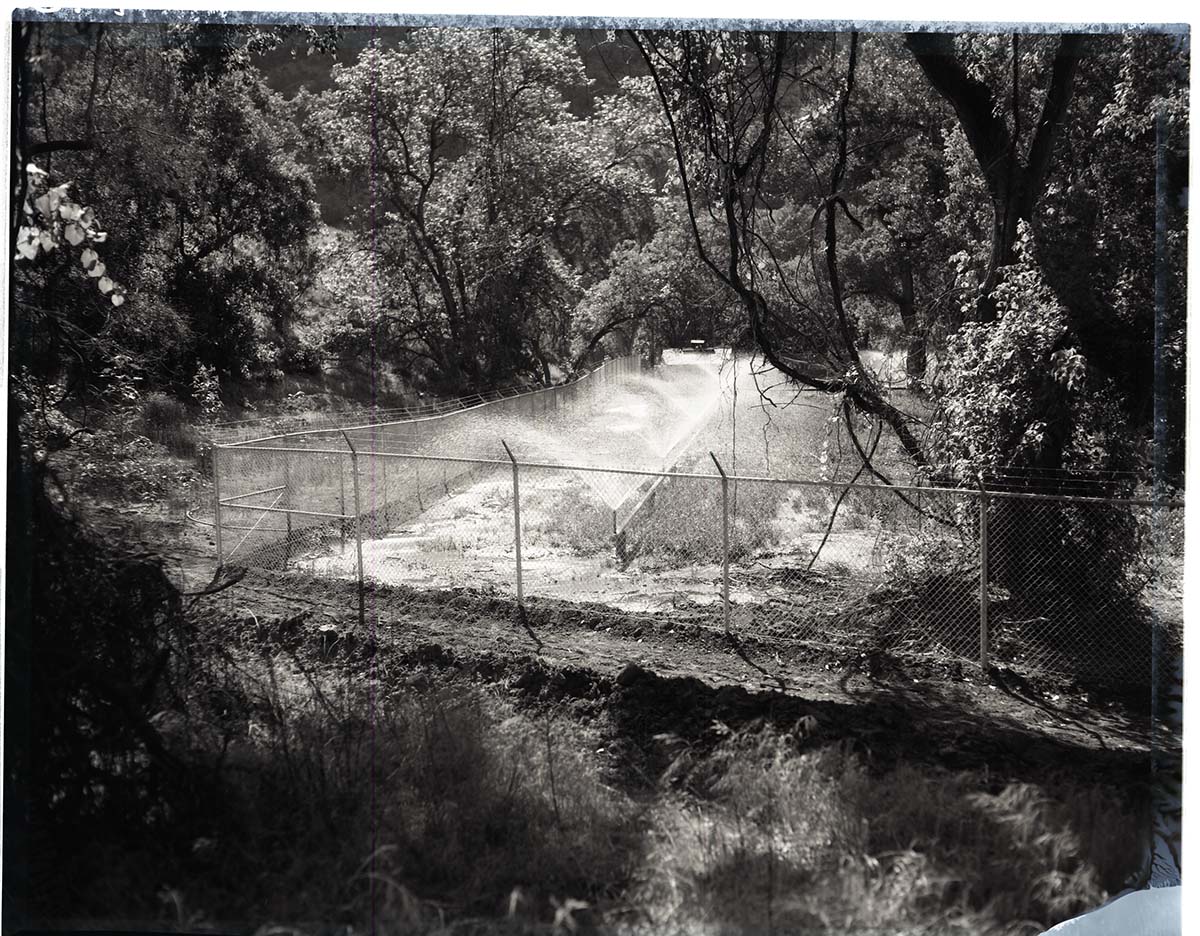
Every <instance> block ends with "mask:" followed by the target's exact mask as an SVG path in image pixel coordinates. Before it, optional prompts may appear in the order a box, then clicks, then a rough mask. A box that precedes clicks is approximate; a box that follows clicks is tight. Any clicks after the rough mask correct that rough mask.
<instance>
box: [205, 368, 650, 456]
mask: <svg viewBox="0 0 1200 936" xmlns="http://www.w3.org/2000/svg"><path fill="white" fill-rule="evenodd" d="M627 357H629V356H628V355H626V357H622V358H611V359H609V360H607V361H605V362H604V363H603V364H601V365H599V366H598V367H596V368H593V369H592V370H590V371H588V372H587V373H586V374H582V375H580V376H579V377H576V378H575V379H574V380H569V381H567V382H566V383H561V384H554V385H553V386H550V387H538V388H537V389H535V390H517V391H515V392H512V393H508V392H506V391H496V392H497V393H499V395H498V396H490V397H485V396H484V395H483V394H475V396H476V397H478V398H479V399H480V400H481V402H478V403H472V404H470V405H468V406H459V407H456V408H453V409H450V410H448V411H446V412H441V413H434V414H432V415H429V416H417V417H410V418H406V419H395V420H391V421H387V422H370V423H362V424H360V425H356V426H313V427H310V428H308V429H295V430H292V431H291V432H279V433H275V434H274V435H267V436H260V437H257V438H253V439H242V440H238V441H236V442H226V443H223V444H221V446H220V447H221V448H241V447H244V446H256V445H258V444H259V443H261V442H277V441H279V440H280V439H294V438H296V437H297V436H316V435H321V434H323V433H329V432H341V433H346V432H362V431H363V430H366V429H384V428H387V427H389V426H398V425H410V424H415V423H424V422H430V421H432V420H438V419H445V418H446V417H448V416H457V415H459V414H460V413H468V412H472V411H474V410H477V409H480V408H482V407H484V406H492V405H493V404H495V403H502V402H503V401H505V400H512V399H516V398H517V397H529V398H533V397H536V396H540V395H541V394H544V393H552V392H557V391H559V390H563V389H566V388H567V387H573V386H575V385H576V384H580V383H582V382H583V381H585V380H588V379H589V378H592V377H594V376H596V375H597V374H599V373H600V372H601V371H603V370H606V369H607V368H609V367H613V366H615V365H617V364H618V363H620V362H623V361H625V360H626V358H627ZM462 399H465V400H470V399H472V397H464V398H462ZM305 451H312V449H307V450H305Z"/></svg>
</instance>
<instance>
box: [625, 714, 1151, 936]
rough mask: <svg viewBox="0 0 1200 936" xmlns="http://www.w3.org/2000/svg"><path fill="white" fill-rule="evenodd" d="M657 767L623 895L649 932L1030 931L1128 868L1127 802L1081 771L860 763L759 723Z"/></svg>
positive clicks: (1065, 913)
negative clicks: (1054, 781) (759, 727)
mask: <svg viewBox="0 0 1200 936" xmlns="http://www.w3.org/2000/svg"><path fill="white" fill-rule="evenodd" d="M799 731H800V732H801V733H802V732H803V727H802V726H801V728H800V729H799ZM667 779H668V780H670V781H671V783H672V786H673V787H675V788H676V790H682V792H674V793H673V794H671V795H667V796H664V797H663V799H662V800H661V801H660V802H659V803H658V804H657V806H656V807H655V820H654V823H653V828H654V833H653V837H652V840H653V844H652V845H651V846H650V847H649V850H648V865H649V866H650V867H652V868H653V869H654V870H653V871H652V872H651V873H650V874H648V875H647V876H646V877H645V878H644V879H643V880H642V882H641V884H640V885H639V889H638V894H637V897H636V902H637V903H639V904H640V905H642V906H643V907H644V908H646V924H647V926H646V929H647V930H648V931H651V932H678V933H683V932H687V933H722V934H735V933H746V934H750V933H754V934H760V933H797V932H804V933H830V934H832V933H838V934H842V933H846V934H849V933H855V934H865V933H881V934H882V933H888V934H930V936H932V934H943V933H972V934H1001V933H1004V934H1008V933H1012V934H1026V933H1036V932H1039V931H1040V930H1041V929H1042V928H1044V927H1045V926H1048V925H1050V924H1052V923H1054V922H1057V921H1059V920H1062V919H1065V918H1068V917H1070V916H1072V915H1074V914H1076V913H1079V912H1083V911H1084V910H1086V909H1090V908H1092V907H1094V906H1096V905H1098V904H1099V903H1102V902H1103V901H1104V899H1105V898H1106V896H1107V893H1108V891H1109V890H1115V889H1117V888H1119V887H1120V886H1122V885H1123V883H1124V880H1123V877H1124V875H1126V874H1128V873H1129V872H1130V871H1132V870H1133V869H1131V868H1129V867H1127V866H1125V860H1126V859H1127V858H1128V856H1129V855H1130V854H1131V853H1132V852H1133V850H1134V849H1133V848H1132V847H1131V843H1136V842H1137V831H1138V829H1139V825H1138V819H1137V817H1136V816H1135V815H1134V813H1133V812H1132V811H1131V810H1129V809H1128V808H1127V807H1126V806H1125V805H1124V804H1123V802H1122V801H1121V800H1120V799H1119V798H1118V797H1117V796H1116V795H1115V794H1114V793H1113V792H1112V791H1109V790H1106V789H1104V788H1101V787H1098V786H1092V785H1088V784H1066V785H1064V786H1061V787H1057V788H1056V789H1054V790H1053V791H1052V792H1051V791H1049V790H1043V789H1039V788H1038V787H1035V786H1032V785H1029V784H1021V783H1008V784H1003V785H1001V786H1000V787H999V788H998V789H993V788H992V785H991V784H990V783H989V780H988V778H987V777H986V776H985V775H981V774H979V773H972V772H960V773H952V772H948V771H942V770H937V769H928V768H925V769H918V768H916V767H912V766H904V765H902V766H900V767H899V768H897V769H896V770H894V771H893V772H890V773H888V774H886V775H883V776H871V775H870V774H869V773H868V771H867V770H866V768H865V767H864V765H863V763H862V762H861V760H860V759H859V758H858V757H856V756H855V755H853V754H851V753H848V752H847V751H846V750H844V749H842V748H838V747H828V748H824V749H820V750H815V751H810V752H807V753H800V752H799V751H798V750H797V748H796V740H795V738H794V737H792V736H786V735H778V734H774V733H770V732H766V733H751V734H743V735H731V736H730V737H728V738H727V739H726V741H725V742H724V743H723V744H722V745H721V746H720V747H719V748H718V749H717V751H716V752H715V753H714V754H712V755H711V756H709V757H707V758H704V759H702V760H693V759H692V757H691V754H690V753H689V752H688V751H686V750H685V751H683V752H682V753H681V754H680V756H679V757H678V758H677V760H676V762H675V764H674V765H673V766H672V768H671V769H670V770H669V771H668V772H667Z"/></svg>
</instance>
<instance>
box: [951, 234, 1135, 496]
mask: <svg viewBox="0 0 1200 936" xmlns="http://www.w3.org/2000/svg"><path fill="white" fill-rule="evenodd" d="M1016 258H1017V259H1016V262H1015V263H1014V264H1013V265H1011V266H1008V267H1006V268H1005V270H1004V274H1003V279H1002V281H1001V282H1000V283H999V284H998V285H997V287H996V289H995V290H994V292H993V297H994V299H995V302H996V307H997V319H996V320H995V321H994V322H990V323H986V324H985V323H981V322H968V323H965V324H964V325H963V326H962V327H961V328H959V329H958V331H957V332H956V333H955V334H954V335H953V337H952V338H951V340H950V342H949V346H948V349H947V364H946V368H945V372H944V375H943V377H944V380H945V384H944V395H943V397H942V406H943V407H944V420H943V425H944V427H945V428H944V433H943V435H942V436H941V438H940V440H939V445H940V452H939V454H940V459H939V460H940V461H941V462H942V463H943V464H946V465H948V466H952V468H953V470H954V472H955V473H956V475H957V476H959V477H964V478H968V479H969V478H972V477H974V476H976V475H977V474H978V473H980V472H985V471H987V470H988V469H996V468H1007V467H1012V466H1017V467H1054V468H1058V467H1068V468H1069V467H1075V466H1078V467H1086V468H1100V469H1103V468H1116V469H1125V468H1127V467H1128V466H1129V459H1130V456H1131V452H1130V450H1129V443H1128V439H1127V437H1125V436H1124V433H1123V428H1124V427H1123V426H1122V425H1121V417H1120V414H1119V412H1118V411H1117V409H1116V406H1115V400H1114V394H1113V393H1112V390H1111V389H1110V388H1109V387H1108V386H1107V385H1106V382H1105V381H1104V378H1103V376H1102V375H1099V374H1096V373H1095V372H1094V370H1090V369H1089V367H1088V362H1087V360H1086V359H1085V358H1084V356H1083V355H1082V354H1081V353H1080V351H1079V350H1078V346H1077V343H1076V342H1075V340H1074V339H1073V336H1072V334H1071V331H1070V320H1069V317H1068V315H1067V313H1066V311H1065V310H1064V308H1063V307H1062V305H1061V303H1060V302H1059V301H1058V298H1057V296H1055V294H1054V293H1053V292H1052V291H1051V289H1050V288H1049V286H1048V285H1047V283H1046V281H1045V278H1044V277H1043V275H1042V273H1041V270H1040V268H1039V266H1038V264H1037V260H1036V257H1035V254H1034V250H1033V245H1032V238H1031V236H1030V234H1029V231H1028V228H1026V229H1025V231H1024V234H1023V235H1022V237H1021V239H1020V240H1019V241H1018V243H1017V247H1016Z"/></svg>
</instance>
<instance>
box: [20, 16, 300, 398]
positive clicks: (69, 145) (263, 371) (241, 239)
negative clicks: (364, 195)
mask: <svg viewBox="0 0 1200 936" xmlns="http://www.w3.org/2000/svg"><path fill="white" fill-rule="evenodd" d="M82 37H83V39H84V41H83V42H80V41H79V40H78V39H77V38H75V37H73V36H72V34H71V33H70V32H69V31H68V30H67V29H65V28H64V27H63V26H60V25H54V24H46V25H39V26H38V27H37V30H36V34H33V35H30V34H28V31H25V32H23V40H24V41H25V42H26V43H27V48H28V45H34V47H35V48H36V49H37V50H38V52H39V54H38V55H33V54H32V50H30V61H29V63H28V65H27V68H26V69H25V70H24V71H23V72H21V75H22V85H21V88H20V90H21V100H23V102H24V103H23V106H19V107H18V109H17V113H18V116H19V118H20V119H21V121H22V124H21V135H20V138H21V140H23V141H27V142H24V143H23V144H22V145H24V146H26V147H28V148H29V149H30V150H33V151H38V152H42V153H43V155H42V156H41V157H39V160H40V161H39V165H42V166H44V167H45V168H46V169H47V172H46V173H45V174H44V175H43V174H42V173H40V172H38V171H36V170H35V171H31V172H29V173H27V174H26V175H27V186H28V189H29V205H30V210H31V211H33V212H34V215H31V216H30V222H31V223H29V224H26V225H25V228H24V229H23V230H22V233H21V235H20V239H19V246H18V249H19V251H20V255H21V256H22V257H24V256H30V257H31V258H32V259H33V260H34V261H36V262H35V263H34V264H32V265H31V266H30V267H29V268H28V269H27V270H22V271H21V275H20V277H19V278H18V280H17V283H16V286H17V289H16V294H15V308H16V310H17V312H18V314H19V316H20V318H19V319H18V321H21V320H26V321H28V322H29V323H30V324H29V326H28V327H29V330H30V331H31V332H33V333H35V334H36V336H37V338H36V339H33V340H32V341H31V346H29V347H28V348H27V350H25V351H24V354H25V356H26V357H27V359H28V363H29V366H30V367H32V368H33V369H34V371H35V373H37V374H38V375H39V376H41V377H43V378H50V379H52V378H54V377H55V376H56V375H58V374H59V373H60V372H65V373H66V375H67V376H68V379H69V381H70V384H71V389H72V393H73V396H74V399H75V401H76V402H79V401H81V400H84V399H86V397H87V395H88V393H89V392H90V391H91V389H92V388H93V385H94V384H95V383H96V382H97V381H99V382H100V384H101V385H102V383H103V380H102V377H101V372H102V371H103V369H104V367H105V365H106V361H107V359H109V358H111V357H112V356H113V355H114V354H118V353H126V354H132V355H135V356H136V357H137V358H138V359H139V361H140V362H141V364H142V365H143V368H144V373H145V377H146V379H147V381H148V382H149V384H150V385H152V386H156V387H162V388H170V389H173V390H175V391H177V392H178V391H183V392H186V389H187V386H186V383H182V384H181V383H180V381H179V376H180V375H181V374H182V375H184V379H185V380H186V375H187V374H189V373H191V371H192V370H193V367H194V362H195V360H196V359H197V358H199V359H200V360H201V361H204V362H205V363H207V364H209V365H211V366H214V367H216V368H217V369H218V370H220V371H221V372H223V373H234V374H241V373H247V372H253V373H255V374H256V375H259V376H270V375H271V374H272V373H275V372H277V369H278V366H279V362H280V360H281V359H283V358H284V357H285V356H286V354H285V350H284V349H285V348H286V346H287V344H288V335H289V330H290V321H291V318H292V316H293V314H294V306H295V304H296V302H297V299H298V296H299V293H300V290H301V289H302V288H303V285H304V282H305V279H304V276H303V275H302V272H301V271H300V270H299V268H298V267H297V263H298V262H299V258H300V256H301V255H302V254H303V247H304V244H305V242H306V240H307V236H308V233H309V231H310V229H311V228H312V226H313V225H314V224H315V222H316V217H317V209H316V206H315V204H314V200H313V198H314V194H315V189H314V187H313V183H312V181H311V178H310V176H309V173H308V170H307V169H306V168H304V167H303V166H301V165H300V164H299V162H298V161H297V158H296V154H297V153H298V151H299V149H300V147H299V144H298V142H297V141H298V135H297V133H296V131H295V128H294V126H292V124H291V122H290V116H289V114H288V113H287V111H286V108H285V107H284V106H283V103H282V100H281V99H280V98H278V96H276V95H274V94H272V93H271V92H270V91H269V90H268V89H267V88H266V86H265V84H264V83H263V82H262V80H261V78H260V77H258V76H257V75H256V74H254V73H253V71H252V70H247V69H228V70H223V71H220V73H217V72H213V73H211V74H209V75H208V77H207V79H206V80H204V81H193V80H191V79H190V78H188V76H187V75H186V74H185V71H186V68H185V63H184V59H185V58H186V56H184V55H182V54H181V52H180V49H178V48H176V47H173V46H172V43H171V42H169V41H167V42H165V43H164V44H163V45H162V46H159V47H156V46H155V44H154V43H147V42H146V41H145V40H146V38H147V36H146V34H145V31H144V29H139V28H137V27H133V26H98V27H90V28H89V29H88V30H86V31H84V32H83V33H82ZM102 75H103V76H104V78H105V81H104V82H101V81H100V78H101V76H102ZM101 92H104V93H103V95H102V93H101ZM110 92H111V93H110ZM101 98H103V100H101ZM34 114H38V115H39V118H40V119H39V120H38V121H37V122H36V123H35V121H34V120H33V115H34ZM64 174H66V175H67V176H68V177H69V178H72V179H73V180H74V182H73V184H72V186H71V187H70V188H67V187H65V186H64V185H61V184H60V185H51V184H50V182H49V181H48V180H49V179H51V178H59V177H62V175H64ZM43 187H44V188H45V191H44V192H41V194H39V192H40V191H41V189H42V188H43ZM76 192H78V193H79V194H78V195H76V194H74V193H76ZM81 202H83V203H86V204H90V205H91V206H93V207H94V211H93V210H92V208H85V207H83V206H82V204H80V203H81ZM43 209H45V211H43ZM97 217H100V218H103V219H104V223H105V226H106V228H107V230H108V232H110V233H111V237H110V236H109V234H108V233H106V232H104V231H100V230H99V225H98V223H97V221H96V218H97ZM38 224H41V225H43V226H48V227H47V229H46V230H45V231H41V232H39V233H38V234H37V236H36V243H35V240H34V239H31V234H30V231H33V230H40V229H38V228H37V225H38ZM60 240H61V242H62V243H61V246H59V247H58V249H56V250H54V252H53V256H50V257H47V250H48V248H53V247H54V245H55V244H58V243H59V241H60ZM100 244H103V245H104V246H103V248H100V247H99V246H98V245H100ZM39 248H40V252H39ZM69 253H70V254H74V255H76V258H77V262H78V263H79V264H80V269H79V275H76V276H74V277H72V276H68V275H67V272H68V271H67V269H66V266H65V263H64V261H65V260H66V259H67V256H66V255H67V254H69ZM101 253H104V256H103V258H101V256H100V254H101ZM80 280H82V282H83V283H85V284H86V283H92V282H94V283H95V284H96V287H92V291H93V292H94V293H98V294H99V295H98V296H97V298H105V299H106V302H105V303H104V305H105V306H107V310H104V309H101V308H100V307H99V306H98V304H97V303H96V302H95V301H94V300H93V299H90V298H89V297H87V296H85V295H81V294H80V293H81V284H80V283H79V282H78V281H80ZM118 280H119V281H120V283H122V284H124V285H123V286H118V285H117V284H116V283H117V281H118ZM47 315H53V316H54V317H55V319H54V321H53V322H47V321H44V320H43V319H44V318H45V316H47ZM39 316H41V317H42V318H39ZM55 335H61V336H62V337H61V338H60V339H59V340H58V342H57V343H55V344H53V345H50V346H49V347H46V348H39V347H38V345H37V342H38V341H41V342H46V341H47V339H48V338H50V337H52V336H55ZM67 349H70V350H67ZM72 352H74V353H72Z"/></svg>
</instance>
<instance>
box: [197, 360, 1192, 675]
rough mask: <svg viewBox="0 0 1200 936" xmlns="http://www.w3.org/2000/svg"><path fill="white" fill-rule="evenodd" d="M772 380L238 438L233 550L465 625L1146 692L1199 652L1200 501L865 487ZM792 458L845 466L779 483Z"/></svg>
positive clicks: (253, 563) (218, 457)
mask: <svg viewBox="0 0 1200 936" xmlns="http://www.w3.org/2000/svg"><path fill="white" fill-rule="evenodd" d="M739 368H740V369H739ZM755 380H757V375H756V374H755V373H754V372H752V371H751V370H750V369H749V368H748V367H746V366H745V364H744V362H742V363H739V362H738V361H737V360H733V361H732V363H730V361H729V360H725V361H722V360H715V359H714V360H706V359H705V360H702V359H698V358H693V359H681V360H679V361H677V362H675V363H674V364H673V365H672V366H671V367H666V368H663V369H654V370H645V369H643V368H642V367H641V365H640V363H639V362H638V361H637V360H636V359H633V358H625V359H619V360H617V361H613V362H610V363H609V364H608V365H606V366H604V367H602V368H600V369H598V370H596V371H594V372H592V373H591V374H589V375H588V376H587V377H585V378H583V379H581V380H579V381H576V382H574V383H573V384H569V385H564V386H562V387H557V388H552V389H550V390H546V391H540V392H537V393H531V394H526V395H524V396H521V397H515V398H509V399H503V400H498V401H494V402H490V403H486V404H482V405H479V406H476V407H474V408H472V409H463V410H458V411H455V412H450V413H443V414H440V415H434V416H430V417H422V418H417V419H408V420H404V421H397V422H390V423H385V422H377V423H374V424H371V425H365V426H357V427H346V428H345V429H338V430H323V431H319V432H306V433H300V434H294V435H291V434H289V435H282V436H274V437H267V438H263V439H259V440H256V441H253V442H249V443H238V444H235V445H228V446H220V447H218V448H217V449H216V450H215V456H214V464H215V480H216V487H217V491H218V500H219V504H220V507H219V511H218V517H217V518H216V520H215V522H217V523H218V525H219V536H218V537H217V539H218V546H219V553H220V560H221V561H223V562H225V563H230V564H238V565H245V566H250V567H254V568H261V569H268V570H274V571H278V572H282V571H286V572H289V573H295V574H303V575H308V576H315V577H324V578H330V577H333V578H340V579H345V580H349V581H351V582H354V581H357V580H361V581H363V582H364V583H365V584H366V586H367V587H371V586H373V585H377V586H386V587H387V588H389V589H390V592H389V595H390V597H389V598H388V600H389V601H392V602H397V601H399V602H400V603H401V604H402V605H403V602H404V600H405V599H406V598H407V600H408V601H409V602H410V603H416V602H418V601H419V602H423V603H425V604H428V603H429V602H430V601H436V603H437V604H438V605H439V614H441V615H448V616H453V614H456V613H461V614H477V613H478V612H479V610H480V601H481V600H492V599H495V600H499V601H501V602H504V603H506V604H505V606H506V607H509V608H512V607H515V605H516V603H517V602H518V601H525V602H532V603H542V604H545V603H551V604H554V606H555V608H556V609H557V610H558V611H559V612H563V613H574V611H579V612H580V613H586V614H587V615H588V616H594V615H617V616H622V617H629V616H633V617H646V618H647V619H655V620H658V621H662V622H665V623H668V624H671V625H674V624H675V623H688V624H695V625H699V626H703V627H711V628H718V629H720V628H725V627H728V628H730V629H732V630H733V631H734V632H735V633H738V634H744V635H753V636H755V637H757V638H759V639H763V640H768V641H769V640H778V641H787V642H799V643H804V644H811V645H814V646H819V647H826V648H834V649H835V650H837V651H838V652H843V651H845V652H856V651H861V650H865V649H881V650H886V651H889V652H893V653H903V654H910V655H911V654H932V655H935V656H938V657H942V658H945V657H958V658H964V659H970V660H979V661H989V660H990V661H995V662H1000V663H1005V664H1009V665H1014V666H1018V667H1021V668H1024V669H1027V670H1041V671H1048V672H1057V673H1066V674H1070V675H1073V676H1076V677H1080V678H1086V679H1090V680H1096V679H1099V680H1110V681H1127V682H1142V683H1144V682H1146V681H1148V680H1149V679H1150V676H1151V662H1152V660H1153V659H1174V658H1175V656H1176V655H1177V653H1178V649H1179V647H1180V645H1181V639H1180V635H1181V632H1182V611H1181V609H1182V598H1181V593H1182V582H1181V574H1182V516H1183V511H1182V509H1181V507H1182V505H1181V504H1179V503H1178V502H1174V501H1165V500H1164V501H1161V502H1159V503H1157V505H1156V504H1152V503H1151V502H1150V501H1149V500H1133V499H1126V500H1113V499H1107V500H1105V499H1102V498H1099V497H1095V496H1091V495H1092V494H1094V493H1095V492H1096V491H1099V490H1102V489H1103V488H1102V487H1101V484H1102V483H1103V484H1111V479H1094V478H1090V477H1089V478H1086V479H1084V481H1086V483H1083V482H1079V483H1077V484H1072V485H1070V486H1064V484H1063V483H1062V481H1061V479H1052V480H1054V481H1055V485H1054V486H1053V487H1052V488H1051V490H1053V492H1054V493H1053V494H1046V493H1045V492H1044V491H1043V493H1040V494H1037V495H1030V494H1022V493H1019V492H1015V491H1013V490H1012V488H1013V487H1014V486H1016V483H1017V482H1019V481H1021V479H1020V478H1017V479H1016V481H1013V479H1000V480H998V481H996V484H997V485H998V487H999V489H997V490H989V491H987V492H984V491H971V490H951V489H947V488H939V487H931V486H928V484H926V485H924V486H897V485H883V484H877V483H863V482H864V481H865V480H866V478H867V477H869V476H863V477H861V478H860V477H858V476H857V475H853V474H852V473H850V472H849V471H848V470H847V468H846V464H848V463H844V462H845V459H843V457H842V456H843V455H844V454H845V453H844V452H841V451H839V448H838V446H839V445H840V443H839V442H838V438H839V436H838V434H837V431H836V430H837V421H838V419H840V418H841V417H840V416H839V415H838V414H837V413H834V412H832V411H830V410H829V407H828V406H818V405H816V404H813V403H809V402H803V404H802V405H801V404H794V403H793V404H788V401H786V400H781V401H777V402H778V403H779V406H778V407H776V408H772V407H770V406H767V405H766V403H765V402H764V399H765V398H764V397H762V396H760V395H758V394H756V393H754V392H752V391H753V390H754V381H755ZM726 384H727V385H728V386H726ZM739 384H746V385H747V386H745V387H742V388H741V390H738V389H737V388H738V385H739ZM714 387H716V388H717V390H716V391H714V390H713V388H714ZM785 404H786V405H785ZM869 428H870V427H863V431H864V436H863V437H864V438H867V434H866V433H867V431H869ZM823 433H824V434H823ZM739 439H740V440H746V439H750V440H753V442H754V444H753V446H751V445H748V444H747V443H746V442H745V441H742V442H741V443H740V445H739V444H738V443H737V442H736V440H739ZM797 440H800V441H797ZM804 440H808V441H804ZM814 440H815V441H814ZM710 443H711V444H710ZM710 448H711V449H712V450H713V452H712V453H710V452H709V449H710ZM789 469H793V470H802V471H812V472H813V473H816V474H819V475H824V476H825V477H824V479H823V480H787V479H786V478H780V477H772V476H771V475H772V474H775V473H782V470H789ZM751 474H754V475H756V476H754V477H750V476H749V475H751ZM859 474H861V472H859ZM759 475H762V476H759ZM852 478H853V480H852ZM993 480H995V479H993ZM986 482H987V479H985V483H986ZM1039 483H1040V484H1041V483H1043V482H1042V480H1039ZM1043 487H1045V485H1044V484H1043ZM1039 490H1042V488H1039ZM518 530H519V535H518ZM360 557H361V558H360ZM572 609H574V611H573V610H572ZM581 609H582V610H581Z"/></svg>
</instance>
